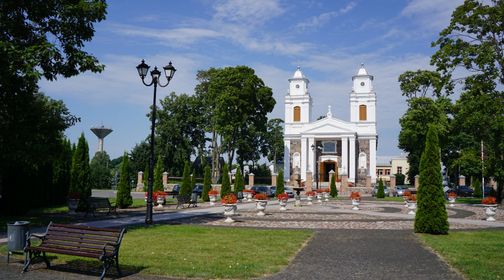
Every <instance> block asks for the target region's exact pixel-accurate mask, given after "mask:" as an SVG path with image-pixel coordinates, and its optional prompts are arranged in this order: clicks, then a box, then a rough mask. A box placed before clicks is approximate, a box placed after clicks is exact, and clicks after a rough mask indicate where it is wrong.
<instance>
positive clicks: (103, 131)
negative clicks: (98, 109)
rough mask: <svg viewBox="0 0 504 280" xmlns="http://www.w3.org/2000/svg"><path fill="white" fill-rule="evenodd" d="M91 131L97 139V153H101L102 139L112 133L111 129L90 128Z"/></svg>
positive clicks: (101, 127)
mask: <svg viewBox="0 0 504 280" xmlns="http://www.w3.org/2000/svg"><path fill="white" fill-rule="evenodd" d="M91 131H92V132H93V133H94V134H95V135H96V137H98V152H103V139H104V138H105V137H106V136H107V135H109V134H110V133H111V132H112V129H110V128H105V127H104V126H103V125H102V126H100V127H92V128H91Z"/></svg>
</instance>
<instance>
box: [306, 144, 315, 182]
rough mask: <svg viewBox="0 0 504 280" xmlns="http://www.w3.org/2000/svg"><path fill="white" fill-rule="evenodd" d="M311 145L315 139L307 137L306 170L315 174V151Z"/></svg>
mask: <svg viewBox="0 0 504 280" xmlns="http://www.w3.org/2000/svg"><path fill="white" fill-rule="evenodd" d="M312 145H315V139H314V138H308V168H307V170H308V171H310V172H311V173H312V174H315V164H316V163H315V160H316V159H315V152H314V151H313V149H312V148H311V147H312Z"/></svg>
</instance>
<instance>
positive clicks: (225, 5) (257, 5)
mask: <svg viewBox="0 0 504 280" xmlns="http://www.w3.org/2000/svg"><path fill="white" fill-rule="evenodd" d="M214 9H215V15H214V18H215V19H216V20H219V21H227V22H235V23H239V24H243V25H261V24H263V23H265V22H267V21H268V20H270V19H272V18H274V17H277V16H279V15H281V14H283V13H284V11H285V10H284V8H283V7H281V6H280V3H279V1H278V0H224V1H219V2H217V3H216V4H215V5H214Z"/></svg>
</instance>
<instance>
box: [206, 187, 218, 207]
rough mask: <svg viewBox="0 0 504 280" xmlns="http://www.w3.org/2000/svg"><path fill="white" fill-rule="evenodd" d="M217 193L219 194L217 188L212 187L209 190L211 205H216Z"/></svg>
mask: <svg viewBox="0 0 504 280" xmlns="http://www.w3.org/2000/svg"><path fill="white" fill-rule="evenodd" d="M217 195H219V191H218V190H215V189H210V190H209V191H208V198H209V199H210V205H212V206H214V205H215V202H216V201H217Z"/></svg>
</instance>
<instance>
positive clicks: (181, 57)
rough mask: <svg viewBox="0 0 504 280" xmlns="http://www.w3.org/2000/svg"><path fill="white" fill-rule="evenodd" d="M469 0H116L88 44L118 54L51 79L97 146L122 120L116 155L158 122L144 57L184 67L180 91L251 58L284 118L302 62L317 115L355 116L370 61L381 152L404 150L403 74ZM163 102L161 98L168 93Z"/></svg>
mask: <svg viewBox="0 0 504 280" xmlns="http://www.w3.org/2000/svg"><path fill="white" fill-rule="evenodd" d="M461 3H462V0H450V1H439V0H410V1H407V0H386V1H373V0H337V1H336V0H333V1H312V0H306V1H293V0H235V1H224V0H221V1H210V0H186V1H161V0H160V1H133V0H130V1H120V0H113V1H108V5H109V7H108V15H107V19H106V20H105V21H103V22H101V23H99V24H97V25H95V29H96V34H95V37H94V39H93V41H91V42H89V43H88V44H87V45H86V50H88V51H89V52H90V53H92V54H94V55H95V56H97V57H98V59H99V60H100V61H101V62H102V63H104V64H105V65H106V68H105V71H104V72H102V73H99V74H93V73H84V74H81V75H80V76H77V77H73V78H70V79H63V78H60V79H58V80H57V81H56V82H47V81H42V82H41V84H40V86H41V90H42V91H43V92H45V93H46V94H48V95H49V96H51V97H53V98H55V99H62V100H63V101H64V102H65V103H66V104H67V106H68V108H69V109H70V111H71V112H72V113H73V114H75V115H77V116H79V117H81V119H82V121H81V122H80V123H79V124H77V125H75V126H73V127H72V128H70V129H68V130H67V132H66V135H67V136H68V137H69V138H70V140H71V141H72V142H74V141H76V140H77V138H78V136H79V135H80V133H82V132H84V133H85V135H86V138H87V139H88V142H89V144H90V150H91V151H92V153H94V151H96V149H97V146H98V141H97V139H96V137H95V136H94V135H93V134H92V132H91V131H90V130H89V129H90V128H91V127H93V126H98V125H102V124H103V125H105V126H107V127H110V128H112V129H113V130H114V132H112V133H111V134H110V135H109V136H108V137H107V138H106V139H105V150H106V151H107V152H108V153H109V154H110V156H111V158H115V157H118V156H120V155H122V153H123V152H124V151H130V150H131V148H133V147H134V145H135V144H136V143H139V142H140V141H142V140H143V139H145V138H146V137H147V136H148V134H149V131H150V126H149V121H148V119H147V117H146V114H147V113H148V110H149V105H150V104H151V103H152V93H153V89H152V87H150V88H147V87H145V86H143V85H142V83H141V81H140V79H139V77H138V74H137V71H136V69H135V66H136V65H138V63H140V61H141V60H142V59H145V61H146V63H147V64H149V65H150V66H151V67H154V66H158V67H162V66H164V65H166V64H167V63H168V62H169V61H172V62H173V65H174V66H175V67H176V68H177V72H176V74H175V77H174V78H173V80H172V82H171V84H170V85H169V86H168V87H167V88H161V89H159V90H158V96H159V98H163V97H164V96H166V95H168V93H169V92H171V91H175V92H177V93H187V94H192V93H193V90H194V87H195V85H196V79H195V76H196V72H197V71H198V70H202V69H208V68H209V67H225V66H235V65H247V66H249V67H252V68H254V69H255V70H256V74H257V75H258V76H259V77H260V78H262V79H263V81H264V82H265V83H266V85H267V86H269V87H271V88H272V89H273V92H274V97H275V99H276V101H277V105H276V106H275V109H274V111H273V112H272V113H271V114H270V117H271V118H274V117H279V118H283V114H284V96H285V94H286V93H287V90H288V81H287V79H289V78H290V77H291V76H292V74H293V73H294V71H295V70H296V66H297V65H300V66H301V68H302V70H303V73H304V74H305V75H306V76H307V77H308V78H309V79H310V86H311V91H310V94H311V96H312V98H313V102H314V103H313V105H314V106H313V110H314V114H313V116H319V115H322V114H325V112H327V105H331V106H332V112H333V116H335V117H337V118H340V119H342V120H346V121H348V120H349V118H350V117H349V109H348V104H349V99H348V95H349V92H350V90H351V86H352V81H351V78H352V76H353V75H355V74H356V72H357V70H358V68H359V66H360V64H361V63H364V64H365V66H366V68H367V70H368V72H369V73H370V74H371V75H374V76H375V82H374V87H375V91H376V94H377V100H378V101H377V102H378V104H377V120H378V122H377V127H378V134H379V147H378V151H377V153H378V156H392V155H399V154H400V152H401V151H400V150H399V149H398V148H397V137H398V134H399V131H400V126H399V118H400V117H401V116H402V115H403V114H404V112H405V110H406V102H405V98H404V97H403V96H401V92H400V90H399V84H398V82H397V78H398V76H399V75H400V74H401V73H403V72H404V71H407V70H416V69H419V68H430V66H429V59H430V55H431V54H432V53H433V52H434V49H432V48H431V47H430V44H431V42H432V41H433V40H435V39H436V38H437V34H438V33H439V31H441V30H442V28H444V27H446V26H447V25H448V23H449V19H450V15H451V12H452V11H453V9H454V8H455V7H456V6H458V5H460V4H461ZM158 104H159V103H158Z"/></svg>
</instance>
